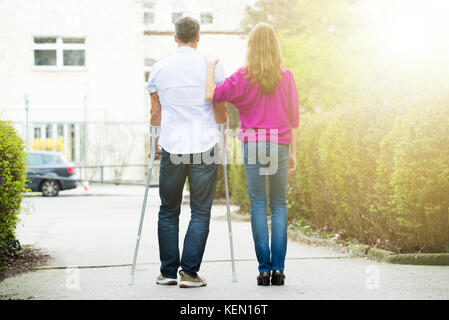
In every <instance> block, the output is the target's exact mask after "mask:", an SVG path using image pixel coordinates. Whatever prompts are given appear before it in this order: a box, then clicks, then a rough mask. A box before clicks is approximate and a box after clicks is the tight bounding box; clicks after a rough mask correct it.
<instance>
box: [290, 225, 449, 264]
mask: <svg viewBox="0 0 449 320" xmlns="http://www.w3.org/2000/svg"><path fill="white" fill-rule="evenodd" d="M289 237H290V238H292V239H293V240H298V241H301V242H304V243H307V244H311V245H317V246H326V247H331V248H333V249H338V250H344V251H347V252H350V253H351V254H352V256H354V257H366V258H369V259H372V260H375V261H378V262H386V263H392V264H409V265H426V266H449V253H405V254H396V253H394V252H392V251H388V250H383V249H379V248H375V247H370V246H367V245H350V246H346V245H344V244H342V243H339V242H336V241H332V240H327V239H320V238H315V237H310V236H306V235H305V234H303V233H302V232H301V231H299V230H289Z"/></svg>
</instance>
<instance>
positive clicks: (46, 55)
mask: <svg viewBox="0 0 449 320" xmlns="http://www.w3.org/2000/svg"><path fill="white" fill-rule="evenodd" d="M85 55H86V48H85V40H84V38H62V37H34V65H35V66H36V67H54V68H56V69H70V68H75V69H76V68H80V67H84V66H85Z"/></svg>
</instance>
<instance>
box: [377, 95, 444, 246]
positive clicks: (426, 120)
mask: <svg viewBox="0 0 449 320" xmlns="http://www.w3.org/2000/svg"><path fill="white" fill-rule="evenodd" d="M448 123H449V105H447V104H442V103H438V102H434V103H430V105H429V106H428V107H426V108H413V109H411V110H410V111H408V112H407V113H406V114H404V115H402V116H401V117H399V118H398V119H397V121H396V124H395V127H394V129H393V130H392V131H391V132H390V134H389V135H388V136H387V137H386V138H385V140H384V141H383V143H382V157H381V160H380V161H379V167H378V181H377V183H376V191H377V195H378V196H377V198H378V200H379V201H378V203H377V205H375V206H373V211H375V212H377V213H380V214H381V215H383V216H387V217H388V220H387V222H388V225H389V231H390V232H393V231H394V235H393V236H394V238H393V240H394V242H396V243H399V244H400V245H399V247H400V249H401V250H402V251H407V252H414V251H424V252H444V248H445V247H446V246H447V245H448V244H449V196H448V195H449V125H448ZM392 227H394V229H393V228H392Z"/></svg>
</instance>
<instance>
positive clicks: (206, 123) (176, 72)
mask: <svg viewBox="0 0 449 320" xmlns="http://www.w3.org/2000/svg"><path fill="white" fill-rule="evenodd" d="M216 74H217V76H216V82H218V83H220V82H223V81H224V79H225V76H224V72H223V69H222V68H221V67H220V66H218V67H217V70H216ZM205 81H206V63H205V62H204V59H203V57H202V56H201V55H200V54H199V53H198V52H197V51H196V50H195V49H193V48H191V47H189V46H182V47H180V48H178V49H177V50H176V52H175V54H173V55H172V56H169V57H167V58H165V59H163V60H161V61H159V62H158V63H156V64H155V65H154V67H153V70H152V71H151V74H150V79H149V82H148V89H149V91H150V93H153V92H157V93H158V95H159V100H160V102H161V106H162V122H161V137H160V140H159V145H161V146H162V148H164V149H165V150H167V151H168V152H170V153H176V154H190V153H200V152H204V151H206V150H208V149H210V148H212V147H213V146H214V145H215V144H216V143H217V141H216V130H215V120H214V113H213V106H212V104H211V103H210V102H208V101H206V100H205Z"/></svg>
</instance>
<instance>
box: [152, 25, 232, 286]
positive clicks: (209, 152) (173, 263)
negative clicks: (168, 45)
mask: <svg viewBox="0 0 449 320" xmlns="http://www.w3.org/2000/svg"><path fill="white" fill-rule="evenodd" d="M175 29H176V30H175V41H176V42H177V44H178V49H177V50H176V52H175V54H173V55H172V56H169V57H167V58H165V59H163V60H161V61H159V62H158V63H156V64H155V65H154V66H153V68H152V70H151V73H150V77H149V80H148V90H149V92H150V94H151V124H152V125H153V126H159V125H160V126H161V132H160V137H159V141H158V145H160V146H161V147H162V149H161V158H160V159H161V164H160V173H159V195H160V199H161V206H160V210H159V219H158V240H159V255H160V260H161V268H160V272H161V274H160V275H159V276H158V278H157V280H156V283H157V284H160V285H176V284H178V277H177V275H178V271H179V274H180V280H179V286H180V287H183V288H195V287H202V286H205V285H207V283H206V281H205V279H204V278H202V277H200V276H199V275H198V271H199V270H200V265H201V262H202V258H203V253H204V249H205V246H206V241H207V238H208V234H209V223H210V212H211V208H212V202H213V200H214V197H215V190H216V184H217V166H218V163H217V162H218V161H217V160H216V158H217V157H218V144H217V135H216V128H215V119H214V106H213V105H212V104H211V103H210V102H207V101H205V99H204V87H205V78H204V75H205V72H206V64H205V62H204V60H203V57H202V56H201V55H200V54H199V53H198V52H197V50H196V48H197V45H198V42H199V38H200V35H199V23H198V21H196V20H195V19H192V18H189V17H184V18H181V19H179V20H178V21H177V22H176V23H175ZM216 74H217V76H216V82H217V83H221V82H222V81H224V79H225V75H224V72H223V70H222V69H221V67H220V66H217V70H216ZM215 108H217V110H218V109H224V108H225V104H220V105H216V106H215ZM186 179H188V181H189V191H190V208H191V219H190V223H189V226H188V229H187V233H186V236H185V238H184V246H183V251H182V254H181V255H180V253H179V246H178V243H179V241H178V240H179V215H180V212H181V203H182V192H183V189H184V185H185V181H186ZM179 269H180V270H179Z"/></svg>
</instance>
